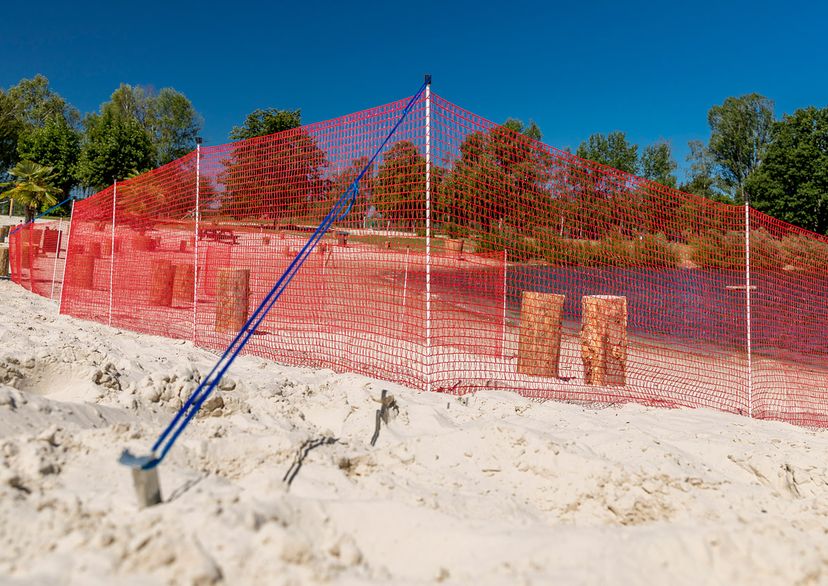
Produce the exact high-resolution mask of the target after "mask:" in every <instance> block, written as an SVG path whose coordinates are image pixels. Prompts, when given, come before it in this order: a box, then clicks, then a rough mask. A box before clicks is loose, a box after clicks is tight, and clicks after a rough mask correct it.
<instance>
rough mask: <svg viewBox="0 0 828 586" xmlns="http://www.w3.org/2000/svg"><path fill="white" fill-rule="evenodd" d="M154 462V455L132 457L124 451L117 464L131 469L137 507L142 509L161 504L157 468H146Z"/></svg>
mask: <svg viewBox="0 0 828 586" xmlns="http://www.w3.org/2000/svg"><path fill="white" fill-rule="evenodd" d="M153 460H155V454H154V453H153V454H151V455H149V456H133V455H132V454H131V453H130V452H129V451H127V450H124V452H123V453H122V454H121V457H120V458H119V459H118V462H119V463H121V464H123V465H124V466H129V467H130V468H132V484H133V485H134V486H135V494H136V496H137V497H138V506H139V507H141V508H142V509H143V508H146V507H151V506H153V505H157V504H159V503H160V502H161V484H160V483H159V481H158V468H156V467H155V466H153V467H151V468H146V466H147V465H148V464H150V463H151V462H152V461H153Z"/></svg>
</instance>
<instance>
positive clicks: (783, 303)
mask: <svg viewBox="0 0 828 586" xmlns="http://www.w3.org/2000/svg"><path fill="white" fill-rule="evenodd" d="M405 103H406V101H400V102H395V103H392V104H389V105H386V106H381V107H379V108H374V109H371V110H367V111H365V112H360V113H357V114H352V115H349V116H345V117H343V118H339V119H336V120H331V121H327V122H321V123H318V124H312V125H309V126H304V127H301V128H298V129H294V130H290V131H287V132H283V133H279V134H275V135H271V136H266V137H261V138H256V139H252V140H246V141H241V142H237V143H232V144H227V145H220V146H215V147H206V148H202V149H200V150H199V151H197V152H194V153H191V154H190V155H188V156H186V157H184V158H182V159H179V160H177V161H174V162H172V163H170V164H168V165H165V166H164V167H161V168H159V169H156V170H154V171H151V172H149V173H145V174H144V175H141V176H139V177H136V178H134V179H130V180H128V181H125V182H123V183H118V184H117V185H115V186H112V187H109V188H107V189H105V190H104V191H102V192H100V193H98V194H97V195H95V196H93V197H90V198H88V199H86V200H83V201H80V202H78V203H77V204H76V206H75V211H74V217H73V220H72V229H71V240H70V242H69V244H68V246H69V249H68V253H69V256H68V263H67V270H66V278H65V285H64V287H63V296H62V312H63V313H67V314H70V315H74V316H78V317H83V318H86V319H93V320H96V321H100V322H103V323H110V324H111V325H113V326H117V327H123V328H128V329H132V330H135V331H139V332H147V333H152V334H160V335H165V336H171V337H177V338H184V339H191V340H193V341H194V342H195V343H196V344H199V345H202V346H205V347H208V348H213V349H223V348H224V347H225V346H226V345H227V344H228V343H229V342H230V340H231V338H232V335H233V333H234V327H235V328H238V327H239V325H240V324H241V323H242V322H239V321H238V319H239V314H240V313H241V314H242V317H243V315H244V312H245V311H248V312H249V311H250V309H252V308H254V307H256V305H257V304H258V303H259V302H260V301H261V299H262V297H263V296H264V295H265V294H266V292H267V291H268V290H269V288H270V287H271V286H272V285H273V283H274V282H275V281H276V279H278V277H279V276H280V275H281V274H282V271H283V270H284V269H285V268H286V267H287V266H288V264H289V263H290V261H291V260H292V258H293V257H294V256H295V255H296V253H297V252H298V251H299V249H300V247H301V246H302V244H303V243H304V242H305V241H306V240H307V238H308V236H309V235H310V232H311V231H312V230H313V228H314V226H315V225H317V224H318V223H319V221H320V220H321V219H322V217H323V216H324V215H325V214H326V213H327V211H328V209H329V208H330V206H331V203H332V202H333V201H334V200H335V199H336V198H337V197H338V196H339V195H340V194H341V193H342V192H343V191H344V190H345V189H346V188H347V187H348V185H349V184H350V183H351V182H352V181H353V180H354V178H355V177H356V176H357V175H358V173H359V171H360V170H361V169H362V167H363V166H364V165H365V164H366V163H367V161H368V157H370V155H371V153H372V152H373V150H374V149H376V148H377V147H378V146H379V145H380V144H381V143H382V141H383V139H384V138H385V137H386V136H387V134H388V133H389V131H390V130H391V129H392V127H393V125H394V124H395V123H396V122H397V120H398V119H399V116H400V113H401V111H402V109H403V107H404V105H405ZM38 229H39V228H38ZM748 234H749V238H747V237H746V235H748ZM14 238H15V239H16V242H17V244H14V245H13V255H12V256H13V257H14V258H16V259H17V260H16V261H15V262H18V263H20V262H21V261H20V258H18V257H21V254H22V256H23V257H25V253H24V252H23V251H24V250H25V249H26V248H25V245H21V243H22V242H23V239H22V235H21V236H18V235H16V236H15V237H14ZM748 244H749V246H747V245H748ZM41 248H43V247H41ZM41 248H37V249H35V248H34V247H32V246H29V248H28V254H30V255H34V256H33V258H31V259H30V261H29V263H30V264H29V266H30V267H32V266H35V267H39V266H40V265H39V262H40V257H39V256H38V255H39V254H41ZM748 253H749V254H748ZM42 254H45V255H46V258H45V259H44V262H45V264H48V254H49V252H48V251H46V252H42ZM748 257H749V259H748ZM18 266H19V267H20V268H19V269H17V272H16V274H15V275H16V276H15V280H16V281H17V282H21V283H25V275H26V269H25V268H23V267H22V265H21V264H19V265H18ZM748 268H749V270H748ZM826 268H828V240H826V238H824V237H822V236H818V235H815V234H812V233H808V232H806V231H803V230H800V229H797V228H795V227H793V226H790V225H787V224H784V223H782V222H779V221H777V220H774V219H773V218H770V217H768V216H766V215H764V214H761V213H759V212H756V211H754V210H750V212H749V214H747V215H746V214H745V208H743V207H736V206H730V205H725V204H719V203H715V202H712V201H709V200H706V199H703V198H699V197H696V196H693V195H689V194H685V193H681V192H679V191H677V190H674V189H669V188H667V187H664V186H662V185H659V184H656V183H653V182H650V181H647V180H644V179H641V178H639V177H634V176H631V175H628V174H625V173H622V172H621V171H617V170H615V169H610V168H607V167H604V166H601V165H599V164H596V163H593V162H590V161H586V160H582V159H579V158H577V157H575V156H573V155H571V154H569V153H566V152H563V151H559V150H556V149H553V148H551V147H548V146H546V145H544V144H541V143H539V142H535V141H532V140H531V139H529V138H527V137H525V136H522V135H520V134H516V133H514V132H512V131H510V130H508V129H506V128H503V127H501V126H497V125H495V124H492V123H490V122H488V121H486V120H484V119H482V118H479V117H477V116H475V115H474V114H471V113H469V112H466V111H464V110H462V109H460V108H458V107H457V106H455V105H453V104H451V103H449V102H447V101H445V100H443V99H442V98H440V97H438V96H433V95H432V96H431V97H430V98H423V99H421V100H420V101H419V102H418V103H417V104H416V105H415V107H414V109H413V110H412V111H411V112H410V114H409V115H408V117H406V118H405V120H404V122H403V123H402V125H401V126H400V128H399V129H398V130H397V132H396V133H395V134H394V136H393V137H392V140H391V141H389V143H388V145H387V146H386V147H385V148H384V149H383V151H382V153H381V155H380V157H379V158H378V159H377V160H376V162H375V163H374V164H373V165H372V168H371V169H370V170H369V172H368V173H367V174H366V175H365V176H364V178H363V179H362V181H361V182H360V189H359V195H358V198H357V200H356V203H355V205H354V208H353V210H352V211H351V213H350V215H349V216H348V217H347V218H346V219H345V220H343V221H341V222H339V223H338V224H337V227H336V230H334V231H332V232H331V233H329V234H328V235H327V236H326V238H325V239H324V240H323V242H322V244H321V245H320V246H319V247H318V248H317V250H316V251H315V252H314V253H313V254H312V256H311V257H310V258H309V260H308V261H307V262H306V264H305V266H304V267H303V268H302V270H301V271H300V272H299V274H298V276H297V277H296V278H295V279H294V281H293V282H292V283H291V285H290V286H289V288H288V289H287V291H286V293H285V294H284V295H283V297H282V298H281V299H280V301H279V302H278V303H277V305H276V306H275V307H274V309H273V311H272V312H271V314H270V315H269V316H268V317H267V319H266V320H265V321H264V323H263V324H262V326H261V328H260V331H259V332H257V335H256V336H254V338H253V341H252V342H251V343H250V344H249V345H248V347H247V348H246V351H247V352H251V353H254V354H258V355H261V356H264V357H267V358H272V359H275V360H279V361H282V362H286V363H290V364H297V365H309V366H319V367H330V368H333V369H336V370H342V371H354V372H359V373H362V374H367V375H370V376H374V377H378V378H382V379H386V380H391V381H396V382H400V383H403V384H405V385H408V386H411V387H414V388H418V389H431V390H441V391H447V392H453V393H464V392H469V391H473V390H477V389H509V390H514V391H517V392H520V393H522V394H524V395H530V396H537V397H546V398H554V399H562V400H573V401H586V402H601V403H614V402H625V401H636V402H641V403H645V404H656V405H665V406H691V407H713V408H716V409H721V410H725V411H730V412H736V413H743V414H746V415H747V414H749V415H752V416H754V417H761V418H769V419H779V420H784V421H790V422H794V423H799V424H805V425H815V426H824V425H826V424H828V402H826V395H828V390H826V383H828V362H826V356H828V338H826V337H825V336H824V335H823V332H825V331H826V325H828V323H826V322H828V311H826V298H827V296H828V272H826ZM46 270H47V271H48V268H47V269H46ZM30 271H31V269H30ZM37 272H38V271H37V270H36V271H35V273H37ZM41 272H42V271H41ZM30 274H31V272H30ZM37 280H38V279H37V278H34V279H33V280H32V281H31V282H32V284H34V282H35V281H37ZM32 289H33V290H35V291H36V292H38V293H40V294H44V290H43V289H42V288H37V287H34V286H33V287H32Z"/></svg>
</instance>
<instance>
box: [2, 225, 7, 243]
mask: <svg viewBox="0 0 828 586" xmlns="http://www.w3.org/2000/svg"><path fill="white" fill-rule="evenodd" d="M8 235H9V226H0V244H3V243H4V242H5V241H6V236H8Z"/></svg>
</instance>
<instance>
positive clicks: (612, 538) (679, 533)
mask: <svg viewBox="0 0 828 586" xmlns="http://www.w3.org/2000/svg"><path fill="white" fill-rule="evenodd" d="M0 301H2V304H1V306H2V315H0V577H2V578H0V582H2V583H4V584H6V583H9V584H84V585H86V584H114V583H118V584H173V583H174V584H212V583H226V584H267V585H270V584H307V583H328V582H330V583H337V584H364V583H374V584H391V583H393V584H425V583H433V582H438V581H442V582H444V583H450V584H607V583H613V584H694V585H697V584H752V585H755V584H821V583H828V465H826V462H828V459H827V458H826V448H828V434H826V433H825V432H814V431H809V430H806V429H802V428H797V427H793V426H790V425H787V424H780V423H771V422H761V421H751V420H749V419H746V418H743V417H739V416H735V415H726V414H721V413H715V412H712V411H707V410H659V409H653V408H644V407H640V406H635V405H629V406H626V407H623V408H620V409H616V408H607V409H598V410H595V409H588V408H585V407H582V406H577V405H570V404H563V403H557V402H546V403H543V402H538V401H532V400H528V399H524V398H521V397H519V396H517V395H514V394H510V393H506V392H486V393H478V394H475V395H471V396H467V397H463V398H457V397H449V396H446V395H440V394H424V393H415V392H413V391H410V390H407V389H404V388H402V387H399V386H396V385H392V384H388V383H383V382H379V381H375V380H371V379H368V378H365V377H361V376H356V375H348V374H335V373H333V372H331V371H322V370H318V371H312V370H302V369H296V368H288V367H283V366H279V365H276V364H273V363H269V362H267V361H265V360H261V359H257V358H250V357H246V358H243V359H241V360H239V361H238V362H237V363H236V365H234V367H233V369H232V370H231V376H230V378H229V380H228V381H227V384H224V385H223V387H224V390H222V391H221V392H220V393H219V394H218V395H217V398H216V399H214V400H212V404H211V405H210V409H209V413H206V414H205V416H204V417H200V418H198V419H197V420H195V421H194V423H193V425H191V426H190V428H189V429H188V430H187V432H186V433H185V435H184V436H183V437H182V439H181V440H180V442H179V443H178V444H177V445H176V447H175V448H174V450H173V451H172V452H171V454H170V457H169V458H168V459H167V461H166V462H165V463H164V464H163V465H162V467H161V481H162V489H163V491H164V495H165V498H166V499H171V500H168V502H166V503H164V504H162V505H160V506H157V507H154V508H151V509H146V510H143V511H139V510H138V509H137V507H136V503H135V495H134V492H133V489H132V485H131V477H130V474H129V472H128V471H127V470H126V469H125V468H123V467H122V466H120V465H118V464H117V463H116V460H117V457H118V455H119V453H120V451H121V450H122V449H123V448H124V447H125V446H130V447H132V448H133V449H135V450H137V451H141V452H143V451H146V449H147V448H148V447H149V445H150V444H151V442H152V440H153V439H154V438H155V436H156V435H157V433H158V432H159V431H160V429H161V428H162V426H163V425H164V424H166V422H167V421H168V420H169V418H170V417H171V416H172V414H173V413H174V410H175V409H176V407H178V406H179V405H180V402H181V400H182V399H186V397H187V396H188V393H189V392H190V391H191V390H192V389H193V388H194V386H195V384H196V383H195V381H194V375H196V373H205V372H206V370H207V369H208V368H209V367H210V366H211V365H212V363H213V360H214V358H213V357H212V356H211V355H210V354H208V353H207V352H205V351H203V350H200V349H197V348H194V347H193V346H192V345H191V344H189V343H186V342H177V341H171V340H166V339H162V338H157V337H152V336H144V335H137V334H132V333H129V332H122V331H119V330H114V329H110V328H107V327H104V326H101V325H98V324H94V323H89V322H83V321H79V320H74V319H71V318H67V317H63V316H58V315H56V306H55V305H54V304H51V303H50V302H48V301H47V300H44V299H41V298H38V297H36V296H33V295H31V294H28V293H26V292H25V291H23V290H21V289H20V288H18V287H16V286H15V285H13V284H11V283H9V282H0ZM383 388H385V389H389V391H390V392H391V393H392V394H393V395H394V397H395V398H396V401H397V403H398V404H399V414H398V416H397V417H396V418H394V419H393V420H392V421H391V422H390V424H389V426H388V427H384V428H383V429H382V432H381V434H380V437H379V441H378V442H377V446H376V447H374V448H372V447H371V446H370V445H369V440H370V438H371V434H372V432H373V426H374V417H375V410H376V409H377V407H378V403H377V402H376V399H377V398H378V397H379V395H380V392H381V389H383ZM326 435H332V436H335V437H337V438H339V443H336V444H333V445H325V446H322V447H319V448H317V449H315V450H313V451H311V452H310V453H309V455H308V457H307V459H306V461H305V463H304V466H303V467H302V468H301V470H300V471H299V473H298V474H297V476H296V478H295V481H294V482H293V484H292V486H291V487H290V488H289V489H288V488H287V487H286V485H285V483H284V482H283V481H282V478H283V476H284V474H285V472H286V471H287V470H288V468H289V467H290V465H291V463H292V462H293V459H294V456H295V454H296V451H297V449H298V448H299V447H300V445H301V444H302V442H303V441H305V440H307V439H313V438H320V437H323V436H326Z"/></svg>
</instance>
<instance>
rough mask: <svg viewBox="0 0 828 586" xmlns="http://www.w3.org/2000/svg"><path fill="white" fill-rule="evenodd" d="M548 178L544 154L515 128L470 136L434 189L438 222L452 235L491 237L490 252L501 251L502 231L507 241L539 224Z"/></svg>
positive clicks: (545, 203)
mask: <svg viewBox="0 0 828 586" xmlns="http://www.w3.org/2000/svg"><path fill="white" fill-rule="evenodd" d="M551 177H552V156H551V155H550V154H549V151H548V150H547V149H546V148H545V147H543V146H539V145H537V144H536V143H535V142H533V139H531V138H530V137H529V136H527V135H526V134H525V133H521V132H519V127H518V126H517V125H511V127H510V126H505V125H504V126H496V127H494V128H492V129H491V130H489V131H488V132H475V133H472V134H470V135H469V136H467V137H466V139H465V140H464V141H463V143H462V144H461V145H460V158H459V159H458V160H457V161H455V162H454V164H453V166H452V168H451V170H450V171H449V172H448V173H447V174H445V177H444V181H442V183H441V185H440V187H439V189H438V190H437V191H436V193H437V196H438V197H437V205H436V209H435V211H436V217H437V220H438V221H439V222H440V223H441V224H442V225H443V226H444V229H445V230H446V231H448V232H449V233H451V234H452V235H460V234H463V233H465V232H469V231H481V232H489V233H493V234H495V235H496V240H497V242H496V243H495V246H494V248H498V249H501V250H502V248H503V247H504V246H505V245H507V242H506V241H505V240H504V239H503V238H501V237H502V236H504V235H505V234H506V233H510V236H509V238H508V239H509V240H510V241H512V240H514V238H512V237H513V236H515V235H514V234H511V232H512V231H518V232H520V231H526V230H527V229H529V228H531V227H532V226H535V225H538V224H540V223H543V222H544V218H543V216H542V215H541V214H539V213H538V212H539V211H540V210H545V209H546V208H547V207H548V205H549V202H550V194H549V189H548V184H549V182H550V180H551ZM527 210H532V213H527Z"/></svg>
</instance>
